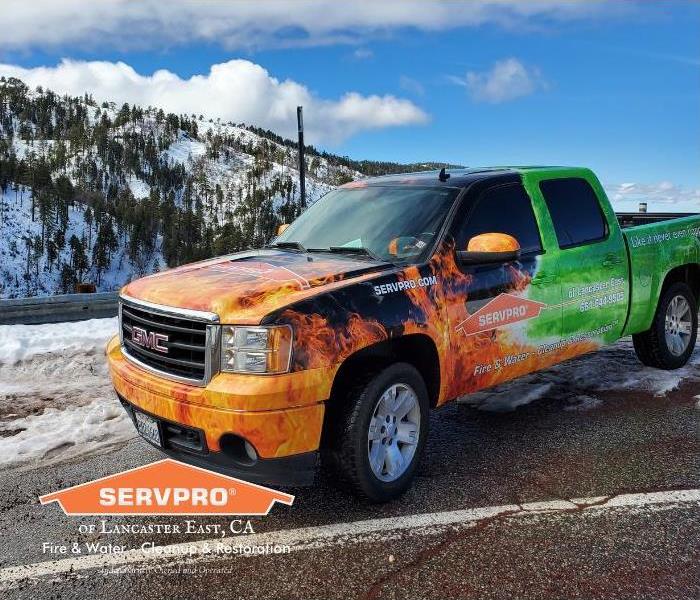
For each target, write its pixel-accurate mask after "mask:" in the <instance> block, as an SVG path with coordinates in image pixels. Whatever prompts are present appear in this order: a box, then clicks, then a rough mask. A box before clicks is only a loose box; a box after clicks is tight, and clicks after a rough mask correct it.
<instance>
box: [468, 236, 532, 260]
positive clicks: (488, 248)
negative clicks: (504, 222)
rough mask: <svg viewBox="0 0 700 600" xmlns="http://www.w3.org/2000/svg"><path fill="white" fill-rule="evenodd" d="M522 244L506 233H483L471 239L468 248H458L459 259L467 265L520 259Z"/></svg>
mask: <svg viewBox="0 0 700 600" xmlns="http://www.w3.org/2000/svg"><path fill="white" fill-rule="evenodd" d="M519 258H520V244H519V242H518V240H516V239H515V238H514V237H513V236H512V235H508V234H506V233H482V234H481V235H476V236H474V237H473V238H472V239H470V240H469V244H467V249H466V250H457V259H458V260H459V262H461V263H462V264H465V265H477V264H496V263H505V262H512V261H514V260H518V259H519Z"/></svg>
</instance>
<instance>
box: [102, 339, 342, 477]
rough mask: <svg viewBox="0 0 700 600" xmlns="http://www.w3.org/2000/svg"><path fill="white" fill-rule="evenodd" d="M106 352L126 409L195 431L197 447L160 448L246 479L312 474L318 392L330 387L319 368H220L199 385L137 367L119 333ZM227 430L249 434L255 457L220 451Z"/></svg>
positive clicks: (322, 394)
mask: <svg viewBox="0 0 700 600" xmlns="http://www.w3.org/2000/svg"><path fill="white" fill-rule="evenodd" d="M107 359H108V362H109V368H110V374H111V376H112V382H113V384H114V388H115V390H116V392H117V394H118V395H119V397H120V399H121V400H122V402H123V404H124V405H125V407H126V408H127V410H129V411H130V414H133V408H134V407H135V408H137V409H138V410H141V411H142V412H145V413H147V414H150V415H152V416H154V417H156V418H157V419H160V420H162V421H163V422H166V423H167V422H170V423H174V424H181V425H184V426H186V427H189V428H192V429H194V430H198V431H201V433H202V437H203V444H202V449H201V450H197V451H186V450H183V449H180V448H178V449H175V448H165V449H164V451H165V452H166V453H168V454H171V455H172V456H174V457H175V458H178V459H180V460H182V461H184V462H191V463H193V464H197V465H198V466H203V467H205V468H210V469H212V470H217V471H220V472H224V473H226V474H230V475H231V474H232V475H235V476H237V477H241V478H244V479H247V480H249V481H258V482H263V481H264V482H267V483H277V484H280V483H287V484H288V485H291V484H300V483H308V482H309V481H310V480H311V479H313V473H312V471H313V470H314V469H315V467H316V457H317V450H318V448H319V444H320V440H321V430H322V427H323V415H324V409H325V403H324V400H325V399H326V398H327V397H328V394H329V393H330V389H329V387H328V386H325V385H324V384H323V382H322V381H321V380H320V378H319V377H318V375H320V374H315V373H313V372H308V371H304V372H300V373H287V374H285V375H278V376H255V375H253V376H239V375H229V374H220V375H217V376H216V377H215V378H214V379H213V380H212V382H211V383H210V384H209V385H208V386H207V387H204V388H202V387H195V386H190V385H187V384H184V383H178V382H174V381H170V380H168V379H165V378H161V377H158V376H156V375H154V374H152V373H150V372H147V371H145V370H144V369H141V368H139V367H138V366H136V365H134V364H133V363H131V362H130V361H129V360H127V359H126V358H125V357H124V355H123V354H122V351H121V347H120V345H119V339H118V338H114V339H113V340H111V341H110V343H109V345H108V346H107ZM324 379H325V378H324ZM326 387H328V389H326ZM252 406H259V407H260V408H259V409H258V410H252V409H251V407H252ZM262 408H265V410H263V409H262ZM227 434H233V435H235V436H238V437H240V438H242V439H243V440H246V441H248V442H249V443H250V444H251V445H252V446H253V448H254V449H255V451H256V453H257V455H258V459H257V460H256V461H254V463H253V464H241V463H240V462H239V461H237V460H236V459H235V457H231V456H229V454H227V453H226V452H224V451H222V445H221V442H222V437H224V436H226V435H227ZM310 473H311V475H310ZM284 475H288V477H286V478H284V477H283V476H284ZM282 479H284V480H285V481H282Z"/></svg>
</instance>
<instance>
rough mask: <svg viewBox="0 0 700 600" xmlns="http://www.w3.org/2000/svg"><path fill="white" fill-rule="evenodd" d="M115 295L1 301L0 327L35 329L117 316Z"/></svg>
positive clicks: (106, 293) (116, 294)
mask: <svg viewBox="0 0 700 600" xmlns="http://www.w3.org/2000/svg"><path fill="white" fill-rule="evenodd" d="M118 297H119V294H118V293H117V292H100V293H98V294H66V295H64V296H43V297H37V298H16V299H12V300H0V325H37V324H40V323H61V322H63V321H84V320H85V319H102V318H106V317H116V316H117V310H118V306H117V298H118Z"/></svg>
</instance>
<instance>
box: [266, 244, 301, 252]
mask: <svg viewBox="0 0 700 600" xmlns="http://www.w3.org/2000/svg"><path fill="white" fill-rule="evenodd" d="M265 247H266V248H281V249H282V250H299V252H306V248H304V246H303V245H302V244H301V243H300V242H276V243H274V244H268V245H267V246H265Z"/></svg>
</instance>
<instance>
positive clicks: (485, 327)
mask: <svg viewBox="0 0 700 600" xmlns="http://www.w3.org/2000/svg"><path fill="white" fill-rule="evenodd" d="M546 307H547V305H546V304H544V303H542V302H535V301H534V300H528V299H527V298H518V296H514V295H513V294H499V295H498V296H496V297H495V298H494V299H493V300H491V301H490V302H487V303H486V304H484V306H482V307H481V308H480V309H479V310H477V311H476V312H475V313H473V314H471V315H469V317H468V318H467V319H465V320H464V321H462V322H461V323H459V325H457V327H455V330H456V331H461V332H463V333H464V335H475V334H477V333H483V332H485V331H491V330H492V329H498V328H499V327H505V326H506V325H511V324H513V323H518V322H519V321H526V320H528V319H534V318H535V317H539V316H540V312H542V309H543V308H546Z"/></svg>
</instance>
